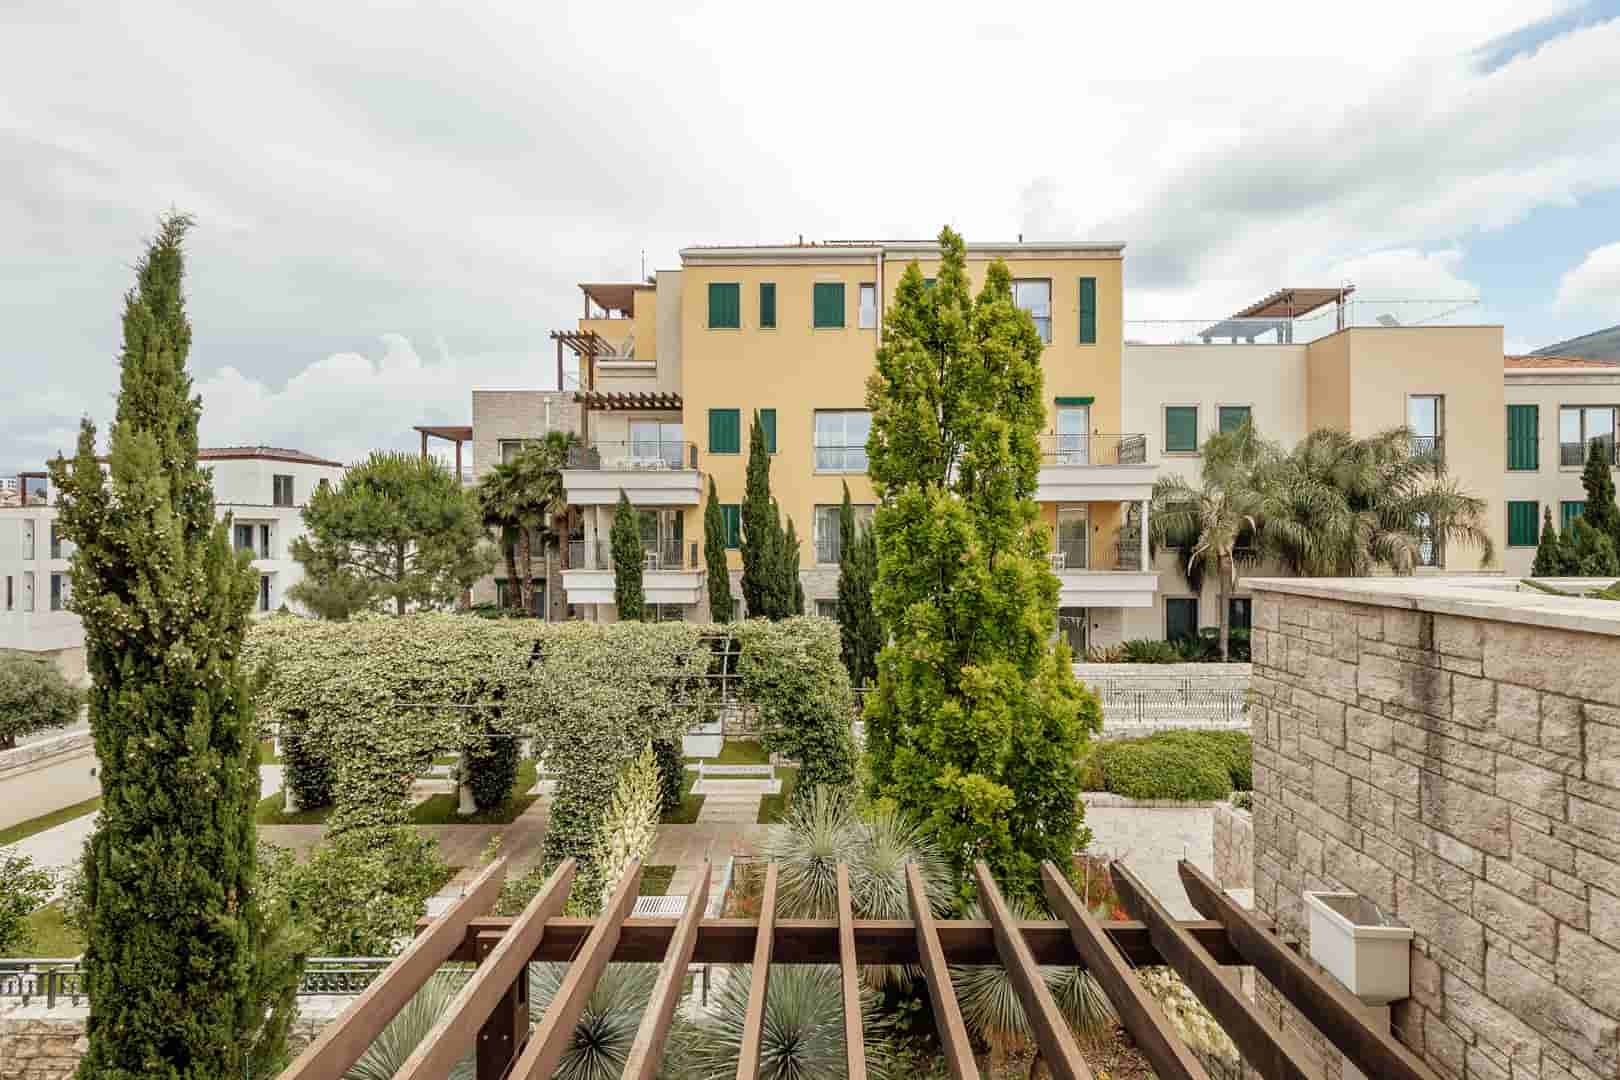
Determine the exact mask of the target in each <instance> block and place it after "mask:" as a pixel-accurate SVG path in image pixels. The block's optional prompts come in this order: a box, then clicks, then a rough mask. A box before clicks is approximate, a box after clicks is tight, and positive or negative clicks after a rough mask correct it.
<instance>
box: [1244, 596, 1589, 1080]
mask: <svg viewBox="0 0 1620 1080" xmlns="http://www.w3.org/2000/svg"><path fill="white" fill-rule="evenodd" d="M1249 584H1250V585H1251V588H1252V589H1253V591H1254V595H1255V608H1254V611H1255V618H1254V636H1253V651H1254V679H1253V690H1252V699H1253V700H1252V707H1251V715H1252V719H1253V732H1254V754H1255V761H1254V788H1255V790H1254V845H1255V846H1254V888H1255V903H1256V906H1257V907H1258V908H1259V909H1260V910H1261V911H1262V912H1264V913H1265V914H1267V915H1270V916H1272V917H1274V918H1275V919H1276V920H1277V921H1278V923H1279V929H1280V931H1281V932H1282V933H1284V934H1285V935H1288V936H1293V937H1298V938H1299V939H1301V940H1302V941H1304V940H1305V939H1306V937H1307V936H1308V935H1307V927H1306V926H1305V921H1304V917H1303V911H1302V900H1301V893H1302V892H1303V891H1304V890H1307V889H1349V890H1353V891H1356V892H1359V893H1361V894H1363V895H1365V896H1367V897H1369V898H1370V899H1371V900H1373V901H1374V902H1376V903H1377V904H1378V905H1380V907H1382V908H1383V909H1384V910H1385V911H1386V912H1392V913H1394V914H1395V915H1396V916H1397V917H1399V918H1400V919H1401V920H1402V921H1404V922H1405V923H1407V924H1408V925H1410V926H1411V927H1412V928H1413V929H1414V930H1415V931H1416V936H1415V940H1414V949H1413V953H1412V995H1411V997H1410V998H1409V999H1407V1000H1406V1001H1403V1002H1400V1003H1397V1004H1396V1005H1395V1006H1394V1007H1393V1009H1392V1011H1391V1021H1392V1023H1393V1025H1394V1027H1395V1030H1396V1032H1397V1033H1398V1035H1399V1036H1400V1038H1401V1039H1402V1040H1403V1041H1404V1042H1406V1043H1407V1045H1409V1046H1410V1047H1412V1048H1413V1049H1414V1050H1416V1051H1418V1052H1419V1053H1421V1054H1422V1055H1423V1056H1424V1058H1425V1059H1426V1060H1427V1061H1428V1062H1429V1063H1430V1064H1431V1065H1433V1066H1434V1067H1435V1068H1436V1069H1437V1070H1439V1071H1440V1072H1441V1073H1442V1074H1444V1075H1446V1076H1450V1077H1486V1078H1491V1080H1509V1078H1512V1080H1519V1078H1523V1077H1545V1078H1548V1080H1554V1078H1556V1080H1565V1078H1569V1077H1576V1078H1580V1080H1592V1078H1595V1077H1605V1078H1612V1077H1617V1076H1620V604H1613V603H1610V602H1606V601H1595V600H1573V599H1569V600H1566V599H1563V598H1554V597H1541V596H1537V597H1533V598H1532V597H1525V596H1519V595H1515V594H1508V593H1503V592H1490V591H1487V590H1483V589H1471V588H1463V587H1456V586H1445V585H1442V584H1438V583H1433V584H1430V583H1425V582H1424V581H1423V579H1410V578H1409V579H1394V580H1389V579H1385V580H1382V581H1377V580H1369V581H1360V582H1346V581H1304V580H1295V581H1283V580H1278V581H1258V580H1257V581H1251V582H1250V583H1249ZM1261 997H1262V998H1263V999H1264V998H1266V997H1267V995H1266V994H1265V993H1262V994H1261ZM1272 1004H1273V1005H1275V999H1274V998H1273V999H1272ZM1281 1019H1283V1020H1286V1017H1282V1018H1281ZM1329 1071H1330V1072H1332V1071H1334V1070H1329Z"/></svg>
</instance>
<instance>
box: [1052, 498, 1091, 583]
mask: <svg viewBox="0 0 1620 1080" xmlns="http://www.w3.org/2000/svg"><path fill="white" fill-rule="evenodd" d="M1090 537H1091V513H1090V508H1089V507H1086V506H1060V507H1058V512H1057V558H1056V559H1054V560H1053V561H1054V562H1055V563H1056V564H1057V565H1056V567H1055V569H1058V570H1084V569H1085V568H1086V565H1087V561H1088V560H1087V556H1088V555H1090V553H1091V552H1090V543H1089V541H1090Z"/></svg>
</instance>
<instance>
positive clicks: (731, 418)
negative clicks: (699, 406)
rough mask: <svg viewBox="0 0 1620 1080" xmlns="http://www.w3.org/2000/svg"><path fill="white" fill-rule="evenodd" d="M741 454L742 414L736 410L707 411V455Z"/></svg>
mask: <svg viewBox="0 0 1620 1080" xmlns="http://www.w3.org/2000/svg"><path fill="white" fill-rule="evenodd" d="M741 452H742V413H741V412H740V411H738V410H737V409H710V410H709V453H711V454H737V453H741Z"/></svg>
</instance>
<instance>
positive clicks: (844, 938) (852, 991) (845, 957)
mask: <svg viewBox="0 0 1620 1080" xmlns="http://www.w3.org/2000/svg"><path fill="white" fill-rule="evenodd" d="M838 978H839V983H840V986H841V988H842V990H843V996H844V1074H845V1076H847V1077H848V1080H866V1032H865V1031H864V1030H863V1027H862V1022H861V986H860V979H861V972H860V968H859V967H858V966H857V965H856V961H855V912H854V909H853V907H852V906H851V904H850V900H849V865H848V864H847V863H839V864H838Z"/></svg>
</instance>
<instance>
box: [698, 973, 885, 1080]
mask: <svg viewBox="0 0 1620 1080" xmlns="http://www.w3.org/2000/svg"><path fill="white" fill-rule="evenodd" d="M752 977H753V969H752V968H751V967H749V966H746V965H745V966H742V967H734V968H731V969H730V971H729V972H728V974H727V978H726V980H725V982H724V983H723V984H722V985H721V987H720V989H719V992H718V993H717V994H716V995H715V997H714V998H713V1008H712V1012H713V1018H712V1019H711V1020H709V1021H708V1022H706V1023H704V1024H703V1025H701V1026H700V1027H699V1028H698V1030H697V1032H696V1034H695V1038H694V1042H693V1045H692V1048H691V1051H690V1056H689V1057H688V1058H687V1059H686V1060H685V1062H684V1064H685V1066H686V1069H685V1072H684V1074H683V1075H684V1076H685V1077H686V1078H688V1080H730V1078H731V1077H734V1076H736V1074H737V1056H738V1054H739V1053H740V1052H741V1050H742V1036H743V1026H744V1023H745V1021H746V1018H747V1016H748V990H749V986H750V985H751V983H752ZM861 1016H862V1020H863V1029H864V1030H865V1031H866V1032H868V1034H869V1035H870V1034H871V1033H873V1032H876V1031H882V1030H883V1024H882V1021H881V1019H880V1017H879V1015H878V1008H877V999H876V998H875V997H874V996H873V995H871V994H870V993H863V994H862V995H861ZM892 1066H893V1059H892V1057H891V1054H890V1050H889V1043H888V1040H887V1039H885V1038H877V1039H873V1038H870V1037H869V1038H868V1039H867V1040H866V1070H867V1075H868V1076H870V1077H872V1078H873V1080H887V1078H889V1077H891V1076H892V1075H893V1068H892ZM759 1075H760V1077H761V1078H762V1080H843V1078H844V1077H845V1076H847V1072H846V1070H845V1060H844V999H843V988H842V986H841V985H840V983H839V976H838V969H837V968H836V967H826V966H820V965H809V964H789V965H783V966H781V967H773V968H772V969H771V982H770V992H769V993H768V994H767V995H766V997H765V1026H764V1033H763V1038H762V1042H761V1046H760V1063H759Z"/></svg>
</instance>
